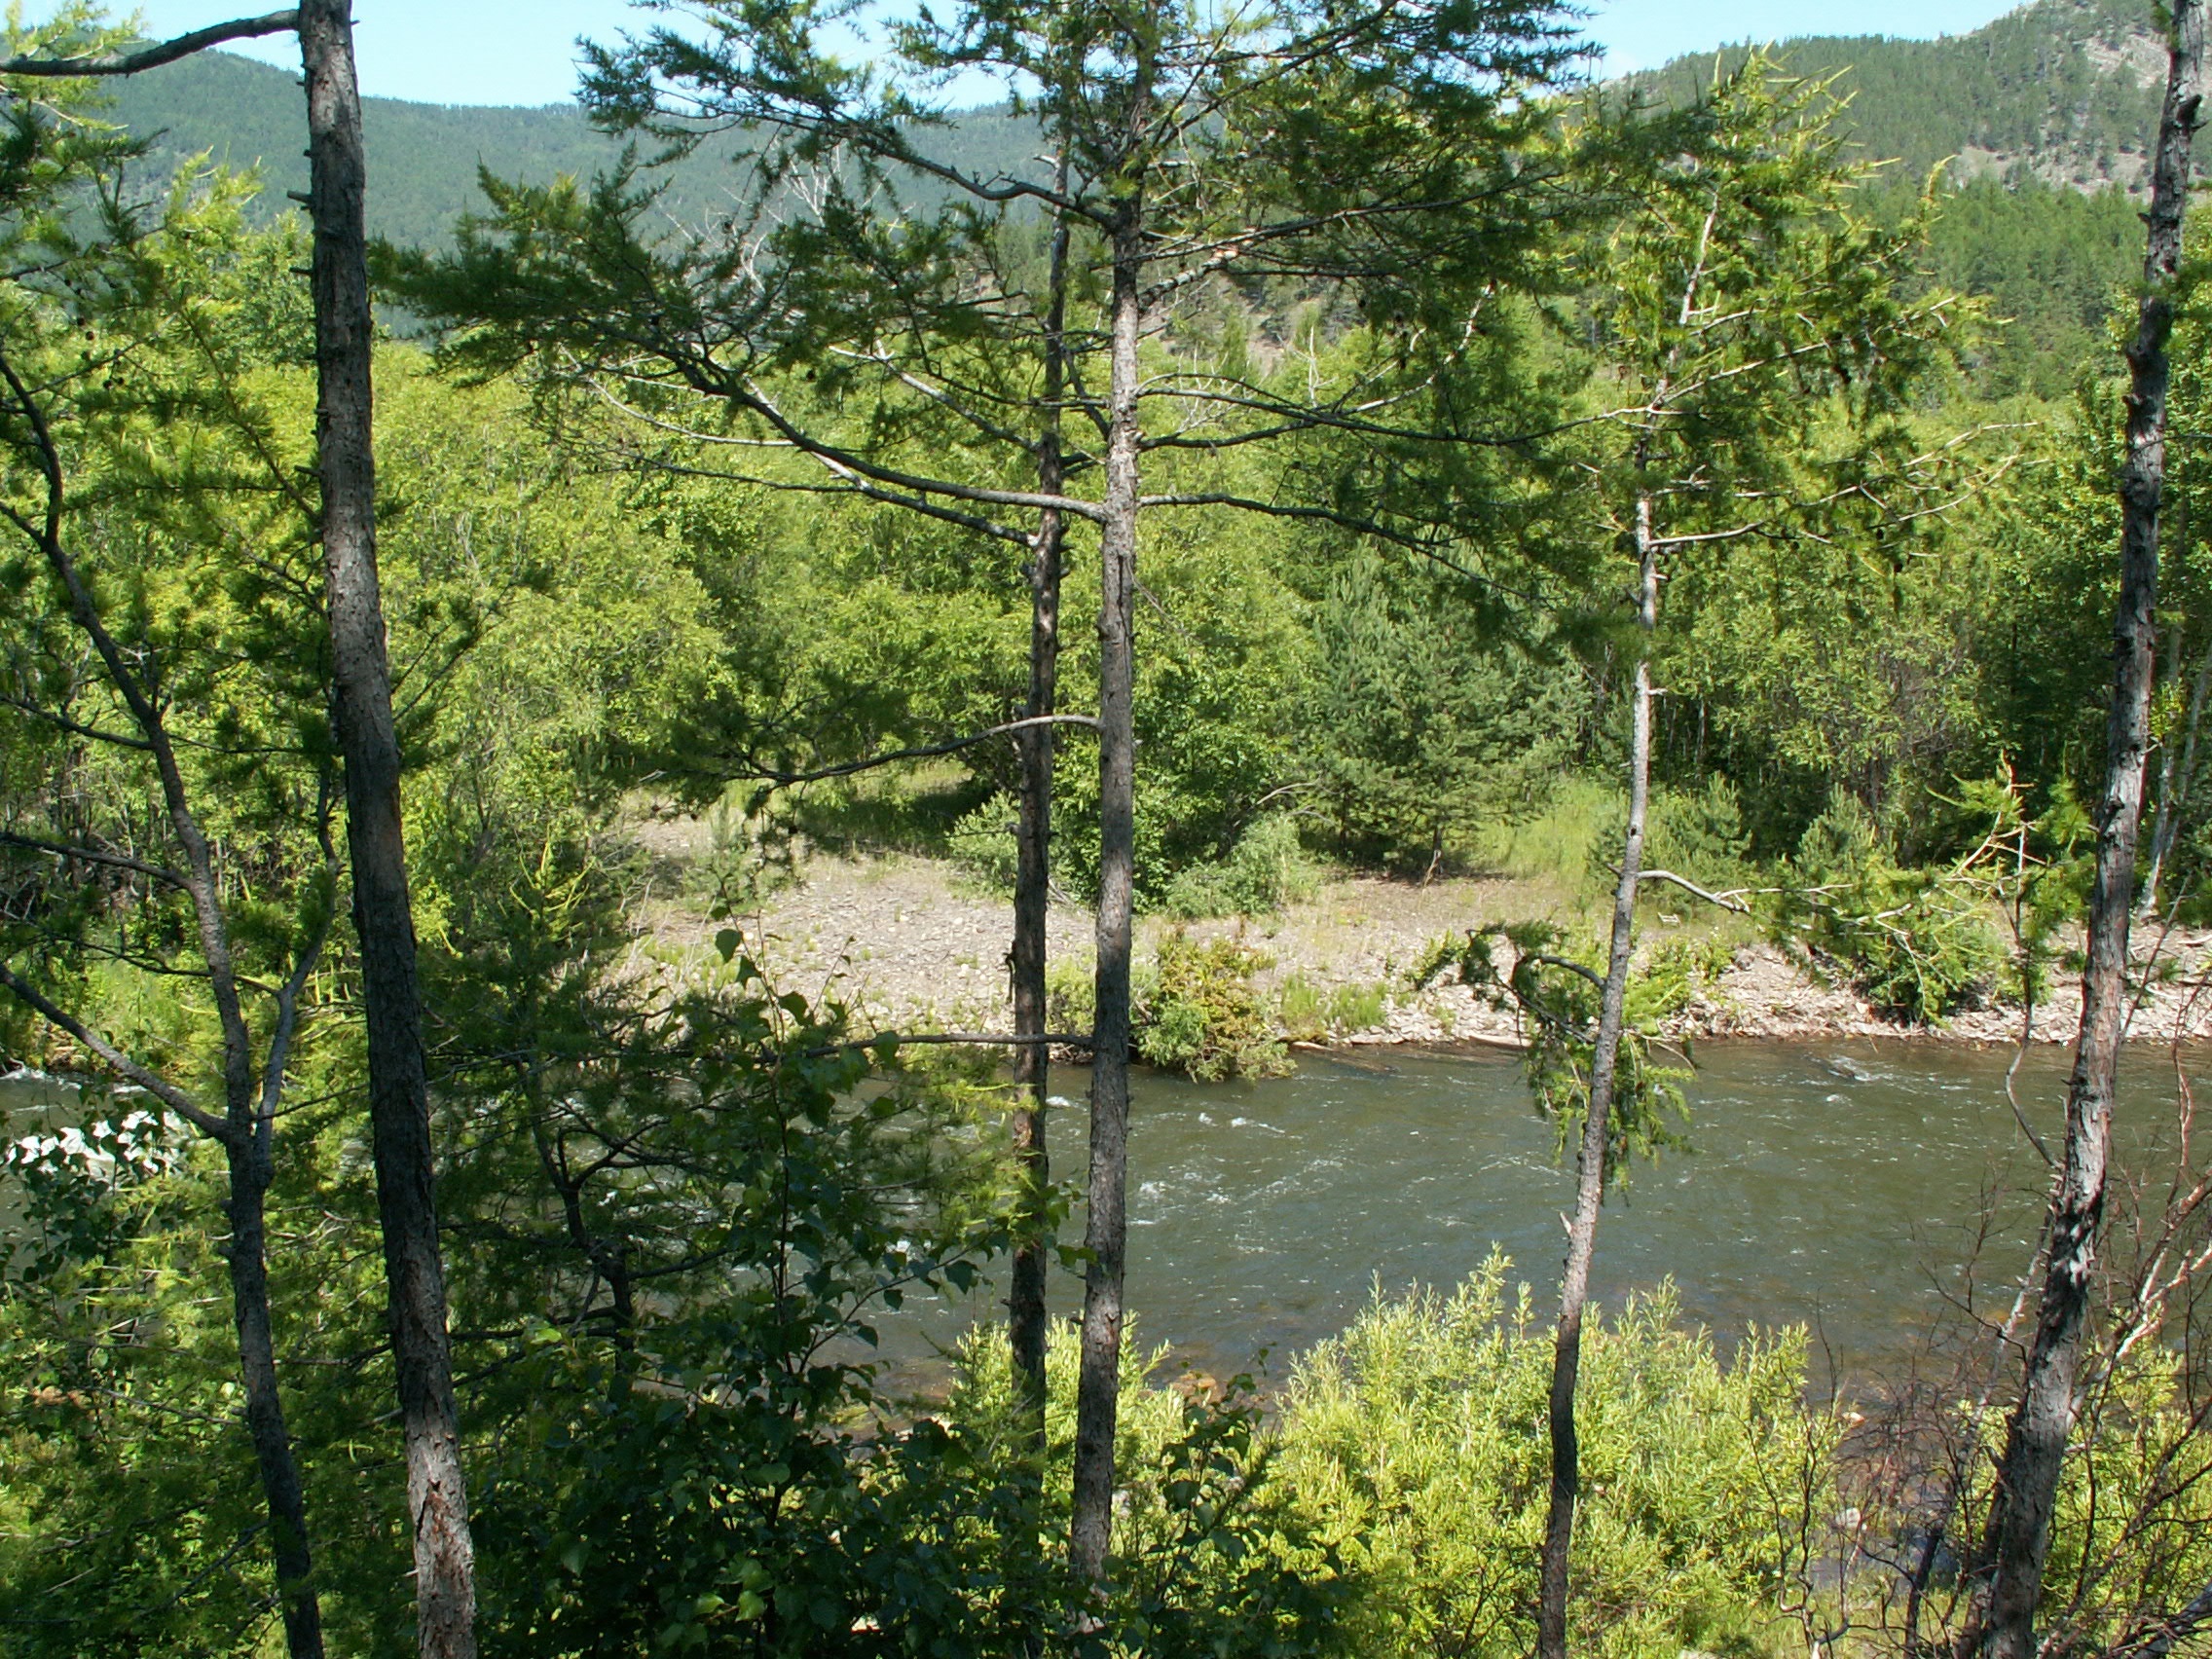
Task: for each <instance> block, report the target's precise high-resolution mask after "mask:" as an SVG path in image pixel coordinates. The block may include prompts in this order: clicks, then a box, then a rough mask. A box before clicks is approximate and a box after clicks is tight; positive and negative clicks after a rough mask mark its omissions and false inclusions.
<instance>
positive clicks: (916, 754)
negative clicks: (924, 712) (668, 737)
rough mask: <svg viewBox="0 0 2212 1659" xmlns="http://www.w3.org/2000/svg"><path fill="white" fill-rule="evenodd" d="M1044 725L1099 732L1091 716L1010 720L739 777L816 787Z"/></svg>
mask: <svg viewBox="0 0 2212 1659" xmlns="http://www.w3.org/2000/svg"><path fill="white" fill-rule="evenodd" d="M1045 725H1074V726H1087V727H1088V728H1089V729H1090V730H1092V731H1096V730H1097V729H1098V721H1097V719H1095V718H1094V717H1093V716H1090V715H1033V716H1031V717H1030V718H1029V719H1020V720H1008V721H1007V722H1006V723H1005V724H1004V725H995V726H987V727H985V728H984V729H983V730H981V731H977V732H970V733H969V734H968V735H967V736H966V737H952V738H947V739H945V741H944V742H942V743H925V744H921V745H919V746H917V747H915V748H912V749H894V750H891V751H889V752H888V753H886V754H882V755H870V756H866V757H864V758H862V759H859V760H843V761H840V762H838V763H837V764H836V765H834V766H823V767H819V768H817V769H816V770H814V771H811V772H778V771H773V770H771V769H769V768H767V767H760V768H757V769H756V770H754V771H751V772H741V773H739V774H737V775H738V776H740V777H750V778H755V779H757V780H758V781H759V782H761V783H766V784H774V785H776V786H777V787H778V788H783V787H785V786H787V785H791V784H817V783H821V782H823V781H825V780H826V779H830V778H847V777H850V776H852V775H853V774H854V773H855V772H867V771H872V770H874V769H875V768H876V767H878V766H889V765H892V764H894V763H896V762H898V761H901V760H927V759H930V758H931V757H933V756H939V755H955V754H958V753H959V752H960V751H961V750H963V749H973V748H974V747H975V746H976V745H977V744H978V743H988V742H989V741H990V740H991V739H992V738H994V737H1006V736H1009V735H1011V734H1012V733H1014V732H1020V731H1028V730H1029V729H1031V728H1032V727H1034V726H1045Z"/></svg>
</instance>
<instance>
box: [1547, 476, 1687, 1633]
mask: <svg viewBox="0 0 2212 1659" xmlns="http://www.w3.org/2000/svg"><path fill="white" fill-rule="evenodd" d="M1636 545H1637V553H1638V560H1639V576H1640V583H1639V587H1638V606H1637V619H1638V622H1639V624H1640V625H1641V629H1642V638H1643V645H1642V647H1641V649H1640V650H1639V651H1638V653H1637V662H1636V696H1635V701H1634V704H1633V705H1632V709H1631V724H1630V735H1629V762H1628V832H1627V833H1626V834H1625V835H1624V836H1622V838H1621V873H1620V881H1619V883H1618V885H1616V886H1615V888H1614V889H1613V937H1612V943H1611V946H1610V948H1609V949H1608V951H1607V953H1606V958H1605V987H1604V993H1603V995H1602V996H1601V998H1600V1000H1599V1008H1598V1035H1597V1042H1596V1044H1595V1046H1594V1049H1593V1051H1592V1053H1591V1056H1590V1105H1589V1109H1588V1111H1587V1113H1586V1114H1585V1115H1584V1118H1583V1123H1582V1154H1581V1158H1580V1160H1579V1161H1578V1164H1577V1168H1576V1179H1575V1188H1574V1219H1573V1220H1572V1221H1571V1222H1570V1223H1569V1224H1568V1227H1567V1270H1566V1272H1565V1273H1564V1274H1562V1276H1561V1280H1560V1292H1559V1331H1558V1334H1557V1337H1556V1339H1555V1341H1554V1344H1553V1348H1552V1391H1551V1441H1552V1484H1551V1504H1550V1507H1549V1509H1548V1510H1547V1511H1546V1512H1545V1515H1544V1542H1543V1548H1542V1551H1541V1554H1540V1555H1539V1557H1538V1561H1537V1574H1536V1576H1537V1604H1536V1652H1537V1655H1538V1659H1567V1565H1568V1560H1569V1557H1570V1554H1571V1550H1572V1546H1573V1542H1574V1506H1575V1502H1576V1500H1577V1498H1578V1497H1579V1496H1580V1494H1581V1446H1580V1443H1579V1441H1578V1440H1577V1438H1576V1436H1575V1432H1574V1390H1575V1383H1576V1381H1577V1379H1578V1378H1579V1376H1580V1374H1581V1369H1582V1309H1583V1306H1584V1304H1585V1303H1586V1302H1587V1300H1588V1297H1589V1292H1590V1258H1591V1257H1592V1255H1593V1254H1595V1252H1596V1250H1597V1245H1598V1208H1599V1206H1600V1205H1601V1204H1602V1203H1604V1198H1605V1145H1606V1141H1607V1138H1608V1136H1609V1134H1610V1131H1611V1118H1612V1109H1613V1086H1614V1080H1615V1078H1616V1077H1617V1075H1618V1072H1619V1066H1620V1052H1621V1025H1622V1021H1623V1017H1624V1010H1625V1008H1626V1006H1627V1002H1628V967H1629V953H1630V952H1631V950H1632V949H1634V947H1635V943H1636V889H1637V884H1638V883H1639V882H1640V881H1641V879H1642V876H1643V823H1644V818H1645V815H1646V812H1647V809H1648V807H1649V805H1650V798H1651V646H1650V641H1651V635H1652V631H1653V629H1654V628H1656V627H1657V625H1658V621H1659V559H1658V549H1657V547H1656V545H1655V544H1654V542H1653V540H1652V534H1651V498H1650V497H1649V496H1641V497H1639V498H1637V503H1636Z"/></svg>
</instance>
